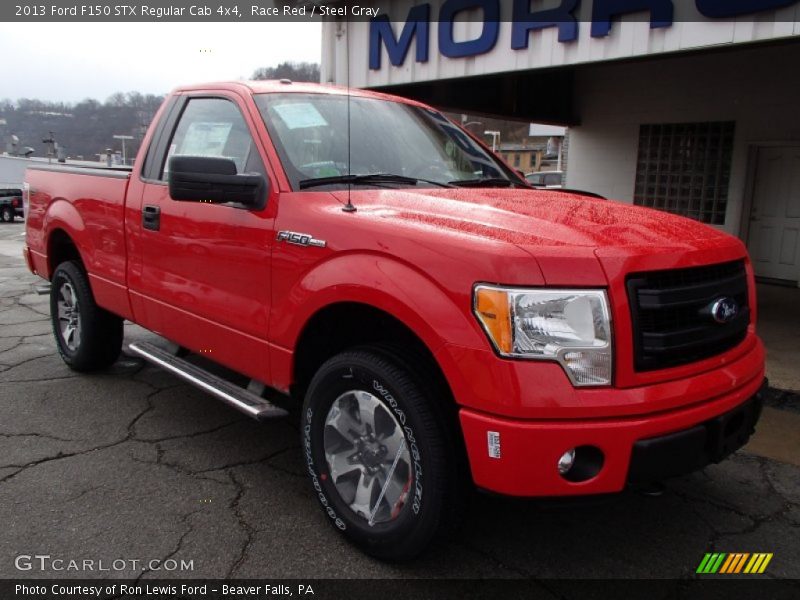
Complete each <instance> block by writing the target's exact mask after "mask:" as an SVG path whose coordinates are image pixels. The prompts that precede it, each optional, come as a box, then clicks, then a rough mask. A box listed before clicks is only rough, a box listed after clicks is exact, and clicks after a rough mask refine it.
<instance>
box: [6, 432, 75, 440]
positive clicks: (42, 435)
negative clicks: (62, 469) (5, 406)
mask: <svg viewBox="0 0 800 600" xmlns="http://www.w3.org/2000/svg"><path fill="white" fill-rule="evenodd" d="M17 437H36V438H42V439H46V440H55V441H56V442H82V441H84V440H74V439H67V438H62V437H58V436H55V435H49V434H46V433H36V432H33V433H3V432H0V438H17Z"/></svg>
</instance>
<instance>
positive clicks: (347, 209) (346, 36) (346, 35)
mask: <svg viewBox="0 0 800 600" xmlns="http://www.w3.org/2000/svg"><path fill="white" fill-rule="evenodd" d="M345 23H346V25H345V30H344V43H345V48H346V49H347V55H346V57H345V63H346V64H347V76H346V80H347V176H348V177H350V175H351V166H350V165H351V160H350V140H351V138H352V135H351V133H352V132H351V129H350V27H349V25H350V23H349V22H347V21H345ZM352 189H353V184H352V182H348V184H347V203H346V204H345V205H344V206H343V207H342V210H343V211H344V212H348V213H351V212H356V207H355V206H353V202H352V200H351V199H350V194H351V192H352Z"/></svg>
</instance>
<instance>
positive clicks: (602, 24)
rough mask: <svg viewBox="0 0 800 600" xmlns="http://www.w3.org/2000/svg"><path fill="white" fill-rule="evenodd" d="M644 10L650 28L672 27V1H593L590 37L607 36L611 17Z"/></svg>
mask: <svg viewBox="0 0 800 600" xmlns="http://www.w3.org/2000/svg"><path fill="white" fill-rule="evenodd" d="M644 10H649V11H650V27H652V28H656V27H669V26H670V25H672V0H594V5H593V6H592V37H604V36H606V35H608V34H609V32H610V31H611V18H612V17H614V16H618V15H624V14H627V13H632V12H641V11H644Z"/></svg>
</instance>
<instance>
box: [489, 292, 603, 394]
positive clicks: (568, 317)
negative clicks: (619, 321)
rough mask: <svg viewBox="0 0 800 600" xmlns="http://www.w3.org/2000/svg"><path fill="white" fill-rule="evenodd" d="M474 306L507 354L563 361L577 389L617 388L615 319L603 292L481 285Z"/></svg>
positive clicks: (500, 351) (499, 350)
mask: <svg viewBox="0 0 800 600" xmlns="http://www.w3.org/2000/svg"><path fill="white" fill-rule="evenodd" d="M473 307H474V311H475V315H476V316H477V317H478V320H479V321H480V323H481V325H483V328H484V329H485V330H486V333H487V334H488V336H489V339H490V340H491V341H492V344H494V347H495V349H496V350H497V351H498V352H499V353H500V354H501V355H502V356H507V357H513V358H527V359H539V360H554V361H558V362H559V363H561V365H562V366H563V367H564V371H565V372H566V373H567V375H568V376H569V378H570V380H571V381H572V383H573V384H574V385H576V386H583V385H610V384H611V374H612V355H611V317H610V313H609V310H608V298H607V297H606V293H605V292H604V291H603V290H555V289H536V290H533V289H527V290H526V289H513V288H500V287H494V286H489V285H478V286H476V287H475V297H474V304H473Z"/></svg>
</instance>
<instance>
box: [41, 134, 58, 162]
mask: <svg viewBox="0 0 800 600" xmlns="http://www.w3.org/2000/svg"><path fill="white" fill-rule="evenodd" d="M42 143H43V144H46V145H47V162H48V163H52V162H53V155H54V154H55V153H56V136H55V135H53V132H52V131H51V132H50V137H49V138H45V139H43V140H42Z"/></svg>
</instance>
